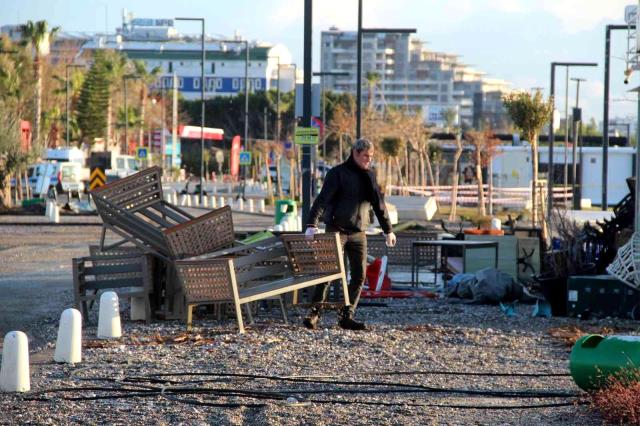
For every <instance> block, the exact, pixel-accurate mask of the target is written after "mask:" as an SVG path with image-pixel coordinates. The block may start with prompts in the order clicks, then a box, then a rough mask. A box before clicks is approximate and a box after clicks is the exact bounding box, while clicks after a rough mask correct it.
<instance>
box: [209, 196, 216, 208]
mask: <svg viewBox="0 0 640 426" xmlns="http://www.w3.org/2000/svg"><path fill="white" fill-rule="evenodd" d="M217 204H218V203H216V196H215V195H210V196H209V205H210V207H211V208H212V209H215V208H217Z"/></svg>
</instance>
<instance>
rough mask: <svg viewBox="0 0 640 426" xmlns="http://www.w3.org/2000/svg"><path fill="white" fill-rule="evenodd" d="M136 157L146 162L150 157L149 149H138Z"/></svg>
mask: <svg viewBox="0 0 640 426" xmlns="http://www.w3.org/2000/svg"><path fill="white" fill-rule="evenodd" d="M136 157H138V160H146V159H147V157H149V148H138V150H137V151H136Z"/></svg>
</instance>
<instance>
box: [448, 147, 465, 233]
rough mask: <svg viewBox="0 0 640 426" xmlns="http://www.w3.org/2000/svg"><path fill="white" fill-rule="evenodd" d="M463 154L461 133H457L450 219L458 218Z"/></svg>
mask: <svg viewBox="0 0 640 426" xmlns="http://www.w3.org/2000/svg"><path fill="white" fill-rule="evenodd" d="M461 156H462V140H461V136H460V135H456V153H455V154H454V156H453V171H452V176H451V185H452V187H451V211H450V212H449V220H455V219H456V207H457V204H458V179H459V177H460V176H459V175H460V173H458V163H459V162H460V157H461Z"/></svg>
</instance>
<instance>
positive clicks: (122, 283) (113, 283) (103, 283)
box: [80, 278, 141, 290]
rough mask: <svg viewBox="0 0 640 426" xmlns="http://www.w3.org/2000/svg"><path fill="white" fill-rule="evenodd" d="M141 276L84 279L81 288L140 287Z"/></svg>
mask: <svg viewBox="0 0 640 426" xmlns="http://www.w3.org/2000/svg"><path fill="white" fill-rule="evenodd" d="M140 281H141V279H140V278H115V279H109V280H104V279H100V280H95V281H84V282H83V283H82V284H81V286H80V288H81V289H84V290H102V289H107V288H121V287H140Z"/></svg>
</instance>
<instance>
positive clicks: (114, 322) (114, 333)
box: [98, 291, 122, 339]
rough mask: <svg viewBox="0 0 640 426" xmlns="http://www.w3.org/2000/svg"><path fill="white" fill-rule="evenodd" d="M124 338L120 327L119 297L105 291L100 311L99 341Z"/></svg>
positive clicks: (101, 297) (101, 299) (101, 298)
mask: <svg viewBox="0 0 640 426" xmlns="http://www.w3.org/2000/svg"><path fill="white" fill-rule="evenodd" d="M121 336H122V329H121V327H120V304H119V303H118V295H117V294H116V293H115V292H113V291H105V292H104V293H102V296H100V310H99V311H98V339H113V338H117V337H121Z"/></svg>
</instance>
